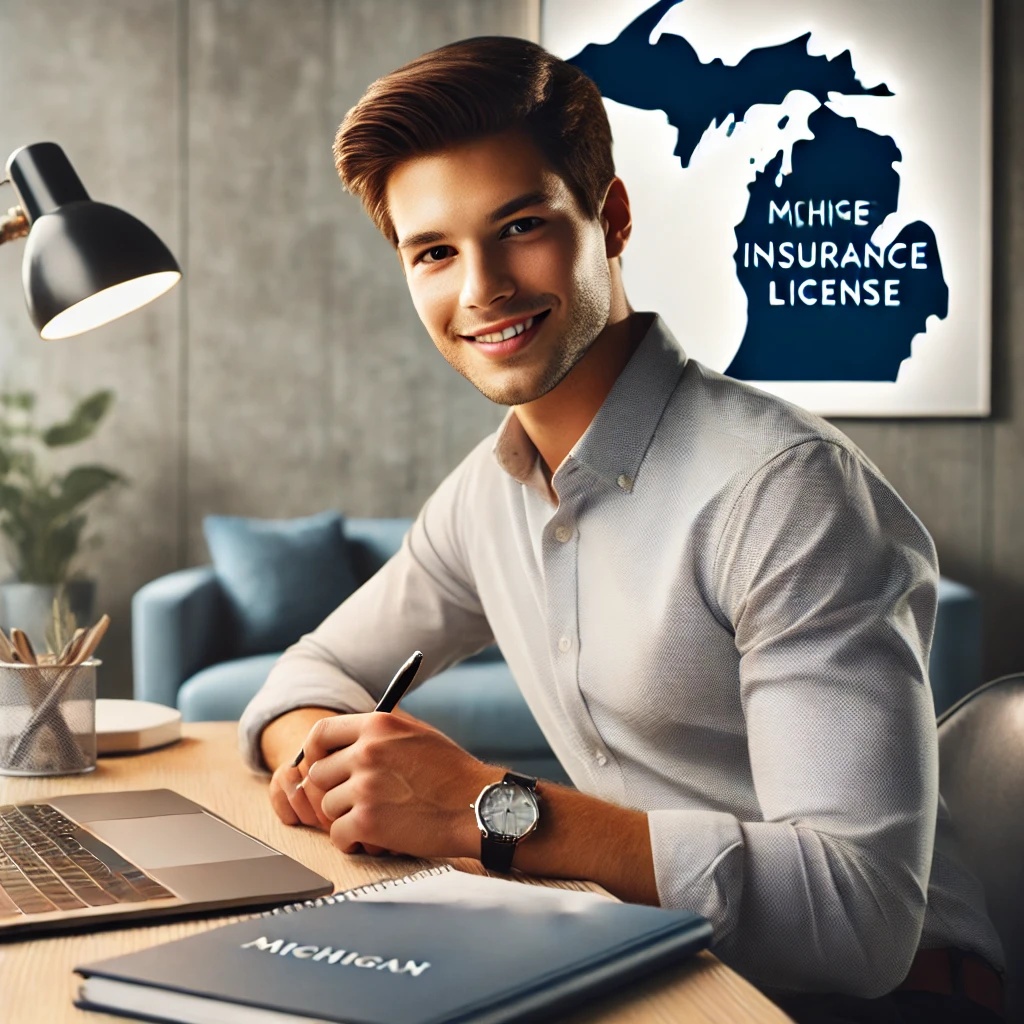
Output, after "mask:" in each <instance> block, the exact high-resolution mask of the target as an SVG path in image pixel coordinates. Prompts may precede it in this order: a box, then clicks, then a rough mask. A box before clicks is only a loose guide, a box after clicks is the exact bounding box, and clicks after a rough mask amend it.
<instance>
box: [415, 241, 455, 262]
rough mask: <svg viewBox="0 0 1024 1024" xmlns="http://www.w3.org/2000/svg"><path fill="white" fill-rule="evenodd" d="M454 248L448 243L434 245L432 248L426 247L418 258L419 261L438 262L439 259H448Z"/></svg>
mask: <svg viewBox="0 0 1024 1024" xmlns="http://www.w3.org/2000/svg"><path fill="white" fill-rule="evenodd" d="M453 251H454V250H453V249H452V247H451V246H450V245H435V246H434V247H433V248H432V249H427V251H426V252H424V253H423V254H422V255H421V256H420V258H419V262H420V263H440V262H441V260H446V259H448V257H449V256H451V254H452V252H453Z"/></svg>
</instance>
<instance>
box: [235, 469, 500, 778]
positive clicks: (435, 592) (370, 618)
mask: <svg viewBox="0 0 1024 1024" xmlns="http://www.w3.org/2000/svg"><path fill="white" fill-rule="evenodd" d="M464 476H465V463H464V464H463V466H460V467H458V468H457V469H456V470H455V471H454V472H453V473H452V474H451V475H450V476H449V477H448V478H447V479H446V480H445V481H444V482H443V483H442V484H441V486H440V487H439V488H438V489H437V491H436V492H435V493H434V495H433V496H432V497H431V499H430V500H429V501H428V502H427V503H426V505H424V507H423V509H422V511H421V512H420V514H419V516H418V517H417V519H416V521H415V522H414V523H413V525H412V527H411V529H410V530H409V533H408V534H407V535H406V537H405V539H404V540H403V542H402V546H401V548H400V550H399V551H398V553H397V554H395V556H394V557H393V558H391V559H390V560H389V561H388V562H387V563H386V564H385V565H384V566H383V568H382V569H381V570H380V571H379V572H377V573H376V574H375V575H374V576H373V577H371V579H370V580H368V581H367V582H366V583H365V584H364V585H363V586H362V587H360V588H359V589H358V590H357V591H356V592H355V593H354V594H353V595H352V596H351V597H349V598H348V599H347V600H346V601H345V602H344V603H343V604H341V605H340V606H339V607H338V608H337V609H336V610H335V611H334V612H332V613H331V615H329V616H328V617H327V618H326V619H325V620H324V621H323V623H321V625H320V626H318V627H317V628H316V629H315V630H314V631H313V632H312V633H309V634H307V635H306V636H304V637H302V639H300V640H299V641H298V642H297V643H296V644H293V645H292V646H291V647H290V648H288V650H287V651H285V653H284V654H283V655H282V656H281V657H280V658H279V659H278V661H277V662H275V664H274V667H273V668H272V669H271V671H270V674H269V676H268V677H267V681H266V682H265V683H264V684H263V687H262V688H261V689H260V690H259V692H258V693H257V694H256V696H255V697H253V699H252V701H250V703H249V705H248V707H247V708H246V709H245V712H244V713H243V715H242V718H241V721H240V722H239V734H238V735H239V747H240V749H241V751H242V754H243V756H244V757H245V759H246V761H247V762H248V764H249V765H250V767H252V768H253V769H254V770H256V771H266V765H265V764H264V763H263V759H262V756H261V753H260V734H261V733H262V731H263V729H264V728H265V727H266V725H267V724H268V723H269V722H271V721H272V720H273V719H274V718H277V717H278V716H279V715H282V714H284V713H285V712H287V711H291V710H293V709H295V708H300V707H324V708H331V709H334V710H336V711H338V712H360V711H372V710H373V707H374V705H375V704H376V702H377V700H378V699H379V698H380V696H381V694H382V693H383V691H384V688H385V687H386V686H387V684H388V682H389V681H390V679H391V677H392V676H393V674H394V672H395V670H396V669H397V668H398V666H399V665H400V664H401V663H402V662H403V661H404V660H405V659H406V658H407V657H408V656H409V655H410V654H411V653H412V652H413V651H414V650H420V651H422V652H423V664H422V667H421V669H420V673H419V676H418V677H417V682H416V685H419V684H420V683H422V682H423V681H424V680H426V679H429V678H430V677H431V676H432V675H436V674H437V673H438V672H441V671H443V670H444V669H446V668H448V667H450V666H451V665H453V664H455V663H456V662H458V661H461V660H462V659H463V658H465V657H468V656H469V655H470V654H473V653H475V652H476V651H479V650H481V649H482V648H484V647H486V646H487V645H488V644H489V643H491V642H492V640H493V636H492V632H491V629H490V627H489V625H488V623H487V619H486V617H485V616H484V613H483V609H482V608H481V605H480V601H479V598H478V596H477V594H476V590H475V587H474V584H473V579H472V574H471V572H470V570H469V569H468V567H467V560H466V558H465V555H464V549H463V545H462V539H461V538H460V536H459V534H458V528H459V526H460V525H461V524H460V517H459V515H458V509H459V505H460V502H461V501H462V500H463V496H462V492H463V489H464V486H465V481H464Z"/></svg>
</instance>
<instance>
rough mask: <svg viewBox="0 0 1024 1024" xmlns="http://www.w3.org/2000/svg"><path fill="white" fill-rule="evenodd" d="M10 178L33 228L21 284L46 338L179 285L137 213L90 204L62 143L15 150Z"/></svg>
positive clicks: (95, 323) (171, 261) (177, 273)
mask: <svg viewBox="0 0 1024 1024" xmlns="http://www.w3.org/2000/svg"><path fill="white" fill-rule="evenodd" d="M7 174H8V176H9V178H10V180H11V184H12V185H13V186H14V190H15V192H17V194H18V198H19V200H20V203H21V208H22V210H23V211H24V213H25V217H26V219H27V220H28V222H29V224H30V226H31V228H30V231H29V234H28V238H27V240H26V243H25V256H24V259H23V261H22V282H23V284H24V287H25V301H26V302H27V304H28V311H29V316H31V318H32V322H33V323H34V324H35V325H36V327H37V328H38V330H39V334H40V336H41V337H43V338H48V339H49V338H69V337H71V336H72V335H74V334H81V333H82V332H83V331H88V330H91V329H92V328H94V327H99V326H100V325H101V324H105V323H108V322H109V321H111V320H115V319H117V318H118V317H120V316H124V315H125V314H126V313H130V312H132V310H135V309H138V308H139V307H140V306H144V305H145V304H146V303H147V302H150V301H152V300H153V299H155V298H156V297H157V296H158V295H162V294H163V293H164V292H165V291H167V290H168V289H169V288H172V287H173V286H174V285H175V284H177V282H178V281H179V280H180V278H181V269H180V268H179V267H178V263H177V261H176V260H175V258H174V257H173V256H172V255H171V252H170V250H169V249H168V248H167V246H165V245H164V243H163V242H161V241H160V239H159V238H158V237H157V236H156V235H155V234H154V233H153V232H152V231H151V230H150V229H149V228H148V227H146V225H145V224H143V223H142V221H140V220H137V219H136V218H135V217H133V216H132V215H131V214H130V213H125V212H124V210H120V209H118V208H117V207H116V206H108V205H107V204H106V203H97V202H94V201H93V200H92V199H90V198H89V194H88V193H87V192H86V191H85V187H84V186H83V185H82V182H81V180H80V179H79V177H78V175H77V174H76V173H75V170H74V168H73V167H72V166H71V163H70V161H69V160H68V158H67V157H66V156H65V155H64V151H63V150H62V149H61V148H60V146H58V145H57V144H56V143H53V142H39V143H36V144H35V145H32V146H25V147H24V148H22V149H19V150H16V151H15V152H14V153H12V154H11V157H10V159H9V160H8V161H7Z"/></svg>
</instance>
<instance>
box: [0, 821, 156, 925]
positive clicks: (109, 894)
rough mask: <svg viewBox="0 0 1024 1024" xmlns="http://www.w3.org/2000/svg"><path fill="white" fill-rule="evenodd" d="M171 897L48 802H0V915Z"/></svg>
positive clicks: (77, 908) (73, 908) (143, 873)
mask: <svg viewBox="0 0 1024 1024" xmlns="http://www.w3.org/2000/svg"><path fill="white" fill-rule="evenodd" d="M173 896H174V893H172V892H171V891H170V890H168V889H165V888H164V887H163V886H162V885H160V883H159V882H156V881H154V880H153V879H152V878H150V877H149V875H147V874H146V873H145V872H144V871H142V870H141V869H140V868H138V867H136V866H135V865H134V864H132V863H131V862H129V861H127V860H125V859H124V857H122V856H121V855H120V854H119V853H116V852H115V851H114V850H112V849H111V848H110V847H109V846H107V845H106V844H105V843H102V842H100V840H98V839H97V838H96V837H95V836H93V835H91V834H90V833H88V832H86V831H85V829H83V828H81V827H80V826H79V825H77V824H76V823H75V822H73V821H71V819H70V818H66V817H65V816H64V815H63V814H61V813H60V811H58V810H57V809H56V808H54V807H51V806H50V805H49V804H19V805H12V804H7V805H5V806H0V918H2V917H5V916H11V915H14V914H47V913H50V912H52V911H55V910H80V909H82V908H83V907H105V906H110V905H111V904H112V903H142V902H145V901H146V900H154V899H162V898H166V897H173Z"/></svg>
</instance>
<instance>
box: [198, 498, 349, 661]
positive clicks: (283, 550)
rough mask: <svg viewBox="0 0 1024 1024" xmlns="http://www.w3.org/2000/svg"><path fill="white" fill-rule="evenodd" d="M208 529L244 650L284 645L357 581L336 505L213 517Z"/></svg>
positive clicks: (264, 651)
mask: <svg viewBox="0 0 1024 1024" xmlns="http://www.w3.org/2000/svg"><path fill="white" fill-rule="evenodd" d="M203 533H204V534H205V535H206V544H207V546H208V547H209V549H210V556H211V557H212V559H213V567H214V570H215V571H216V573H217V578H218V580H219V581H220V584H221V587H222V588H223V590H224V593H225V594H226V595H227V599H228V603H229V605H230V607H231V612H232V615H233V618H234V620H235V627H236V631H237V633H236V639H237V645H236V649H237V652H238V656H239V657H248V656H249V655H253V654H269V653H271V652H274V651H283V650H284V649H285V648H286V647H287V646H288V645H289V644H293V643H295V641H296V640H298V639H299V637H300V636H302V635H303V634H304V633H308V632H309V631H310V630H311V629H314V628H316V626H318V625H319V624H320V623H321V622H322V621H323V620H324V619H325V618H326V617H327V616H328V615H329V614H330V613H331V612H332V611H334V609H335V608H337V607H338V605H339V604H341V602H342V601H344V600H345V598H346V597H348V596H349V594H351V593H352V592H353V591H354V590H355V589H356V587H357V586H358V583H357V582H356V578H355V573H354V572H353V571H352V560H351V558H350V556H349V550H348V544H347V542H346V540H345V534H344V517H343V516H341V515H340V514H339V513H337V512H322V513H320V515H316V516H308V517H306V518H303V519H248V518H244V517H242V516H206V517H205V518H204V519H203Z"/></svg>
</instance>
